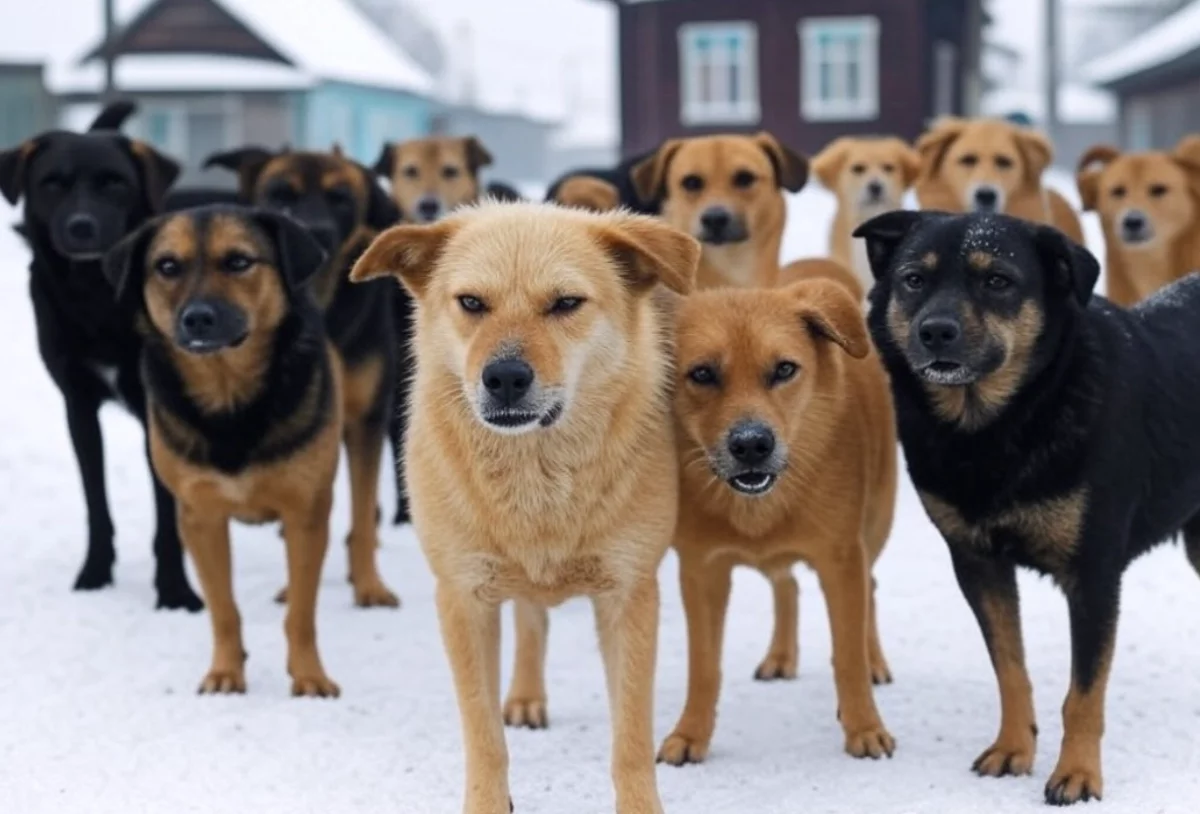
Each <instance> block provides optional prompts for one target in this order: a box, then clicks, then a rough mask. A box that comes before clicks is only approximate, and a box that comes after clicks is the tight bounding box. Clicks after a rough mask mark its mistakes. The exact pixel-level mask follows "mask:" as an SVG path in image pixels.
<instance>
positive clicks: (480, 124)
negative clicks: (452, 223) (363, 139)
mask: <svg viewBox="0 0 1200 814" xmlns="http://www.w3.org/2000/svg"><path fill="white" fill-rule="evenodd" d="M437 119H438V127H437V131H438V133H439V134H443V135H449V136H475V137H476V138H478V139H479V140H480V141H481V142H482V143H483V146H484V147H486V148H487V151H488V152H489V153H491V154H492V159H493V162H492V165H491V166H490V167H488V168H487V169H485V170H484V171H483V174H484V178H485V179H487V180H496V181H507V182H509V183H518V182H519V183H524V182H544V181H545V180H546V179H547V172H548V169H547V164H546V159H547V153H548V152H549V141H550V134H551V131H552V128H553V125H551V124H550V123H548V122H542V121H537V120H534V119H528V118H525V117H523V116H513V115H508V114H496V113H489V112H487V111H484V110H478V109H474V108H462V107H454V108H444V109H442V110H441V111H439V113H438V115H437ZM394 140H396V141H400V140H401V139H394Z"/></svg>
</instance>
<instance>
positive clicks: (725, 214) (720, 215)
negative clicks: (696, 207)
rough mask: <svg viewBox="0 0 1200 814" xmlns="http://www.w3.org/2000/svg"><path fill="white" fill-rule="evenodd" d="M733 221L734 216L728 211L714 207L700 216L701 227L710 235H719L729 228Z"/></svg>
mask: <svg viewBox="0 0 1200 814" xmlns="http://www.w3.org/2000/svg"><path fill="white" fill-rule="evenodd" d="M732 221H733V216H732V215H730V214H729V210H728V209H721V208H720V207H713V208H712V209H708V210H705V211H704V212H703V213H702V214H701V215H700V225H701V226H703V227H704V229H705V231H707V232H708V233H709V234H713V235H719V234H721V233H723V232H724V231H725V230H726V229H728V228H729V224H730V223H731V222H732Z"/></svg>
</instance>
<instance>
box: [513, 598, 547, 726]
mask: <svg viewBox="0 0 1200 814" xmlns="http://www.w3.org/2000/svg"><path fill="white" fill-rule="evenodd" d="M513 624H514V625H515V627H516V629H517V648H516V656H515V659H514V662H513V676H512V684H511V685H510V686H509V688H508V698H507V699H506V700H505V702H504V723H506V724H508V725H509V726H516V727H527V728H529V729H545V728H546V727H547V726H549V725H550V718H549V715H548V714H547V711H546V638H547V636H548V635H549V632H550V614H549V613H547V611H546V609H545V608H544V607H542V606H541V605H538V604H536V603H534V602H529V601H528V600H525V599H517V600H515V601H514V602H513Z"/></svg>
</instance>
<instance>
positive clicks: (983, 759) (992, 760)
mask: <svg viewBox="0 0 1200 814" xmlns="http://www.w3.org/2000/svg"><path fill="white" fill-rule="evenodd" d="M1036 751H1037V741H1036V740H1035V739H1034V737H1033V733H1032V732H1031V733H1030V734H1029V736H1028V737H1026V738H1021V739H1013V738H1006V737H1004V736H1003V735H1002V736H1001V737H1000V738H998V739H997V740H996V742H995V743H993V744H992V745H991V746H989V747H988V748H987V750H986V751H985V752H984V753H983V754H982V755H980V756H979V757H977V758H975V762H974V763H972V764H971V771H973V772H975V774H977V775H979V776H980V777H1005V776H1007V775H1013V776H1014V777H1016V776H1020V775H1026V774H1030V773H1031V772H1032V771H1033V758H1034V754H1035V753H1036Z"/></svg>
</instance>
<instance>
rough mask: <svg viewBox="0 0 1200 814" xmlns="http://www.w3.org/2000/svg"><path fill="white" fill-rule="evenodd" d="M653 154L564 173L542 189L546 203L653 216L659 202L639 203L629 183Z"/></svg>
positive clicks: (658, 210)
mask: <svg viewBox="0 0 1200 814" xmlns="http://www.w3.org/2000/svg"><path fill="white" fill-rule="evenodd" d="M653 154H654V153H653V152H648V153H640V154H638V155H635V156H633V157H631V158H626V159H625V160H623V161H621V162H620V163H619V164H617V165H616V166H615V167H586V168H580V169H576V170H571V171H570V172H567V173H564V174H563V175H561V176H559V177H558V178H557V179H555V180H554V181H553V182H552V183H551V184H550V186H549V187H548V188H547V189H546V201H547V202H550V203H556V204H560V205H562V206H573V207H578V208H580V209H590V210H591V211H593V212H608V211H610V210H613V209H617V208H622V207H623V208H625V209H628V210H629V211H630V212H638V213H640V214H643V215H657V214H659V212H660V211H661V209H662V207H661V201H659V200H653V199H652V200H643V199H642V196H641V194H640V193H639V192H638V190H637V187H635V186H634V183H633V168H634V167H636V166H637V165H638V164H641V163H642V162H643V161H645V160H646V159H647V158H649V157H650V156H652V155H653Z"/></svg>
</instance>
